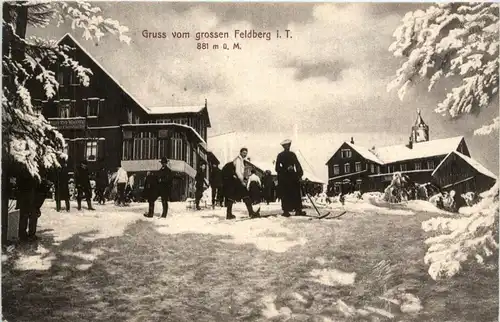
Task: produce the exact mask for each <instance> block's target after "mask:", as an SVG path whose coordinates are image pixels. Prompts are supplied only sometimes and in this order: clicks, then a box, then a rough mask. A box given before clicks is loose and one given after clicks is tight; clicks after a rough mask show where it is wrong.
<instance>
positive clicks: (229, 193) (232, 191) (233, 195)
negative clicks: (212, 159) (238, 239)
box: [222, 148, 260, 219]
mask: <svg viewBox="0 0 500 322" xmlns="http://www.w3.org/2000/svg"><path fill="white" fill-rule="evenodd" d="M247 155H248V149H247V148H242V149H241V150H240V154H239V155H238V157H236V159H234V160H233V161H232V162H229V163H227V164H226V165H225V166H224V168H223V169H222V189H223V191H224V197H225V198H226V207H227V211H226V219H235V218H236V217H235V216H234V215H233V213H232V210H233V204H234V203H235V202H237V201H240V200H243V202H244V203H245V206H246V207H247V211H248V215H249V216H250V218H257V217H260V214H259V212H260V208H259V210H257V211H253V208H252V201H251V200H250V196H249V193H248V190H247V188H246V184H245V177H244V174H245V162H244V160H245V158H246V156H247Z"/></svg>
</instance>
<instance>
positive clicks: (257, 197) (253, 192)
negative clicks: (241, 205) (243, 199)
mask: <svg viewBox="0 0 500 322" xmlns="http://www.w3.org/2000/svg"><path fill="white" fill-rule="evenodd" d="M248 194H249V195H250V199H251V200H252V203H254V204H257V203H260V202H261V200H262V191H261V189H260V186H259V183H258V182H256V181H252V182H250V185H249V187H248Z"/></svg>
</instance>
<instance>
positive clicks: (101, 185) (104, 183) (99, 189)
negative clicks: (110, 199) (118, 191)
mask: <svg viewBox="0 0 500 322" xmlns="http://www.w3.org/2000/svg"><path fill="white" fill-rule="evenodd" d="M108 185H109V179H108V172H107V171H106V168H105V167H104V164H101V168H100V169H99V170H97V173H96V176H95V194H96V198H97V203H98V204H103V205H104V204H105V203H106V198H105V197H104V191H105V190H106V188H107V187H108Z"/></svg>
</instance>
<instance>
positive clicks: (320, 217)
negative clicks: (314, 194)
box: [300, 186, 346, 219]
mask: <svg viewBox="0 0 500 322" xmlns="http://www.w3.org/2000/svg"><path fill="white" fill-rule="evenodd" d="M300 188H301V190H302V193H303V194H305V195H306V196H307V198H308V199H309V202H310V203H311V204H312V205H313V207H314V210H316V213H317V214H318V215H317V216H314V217H312V216H310V217H312V218H311V219H323V218H326V217H328V216H330V212H327V213H326V214H323V215H322V214H321V213H320V212H319V209H318V207H316V204H315V203H314V201H313V200H312V198H311V196H310V195H309V194H308V193H307V192H306V191H305V190H304V186H301V187H300ZM345 214H346V211H343V212H342V213H340V214H338V215H336V216H334V217H330V218H328V219H336V218H339V217H341V216H343V215H345Z"/></svg>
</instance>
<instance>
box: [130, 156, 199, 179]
mask: <svg viewBox="0 0 500 322" xmlns="http://www.w3.org/2000/svg"><path fill="white" fill-rule="evenodd" d="M121 163H122V167H123V168H124V169H125V170H126V171H127V172H144V171H157V170H160V168H161V164H160V159H152V160H122V162H121ZM169 168H170V169H171V170H172V171H174V172H181V173H185V174H187V175H188V176H190V177H191V178H194V177H195V176H196V170H195V169H193V168H192V167H191V166H190V165H189V164H187V163H186V162H184V161H182V160H172V159H171V160H170V162H169Z"/></svg>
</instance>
